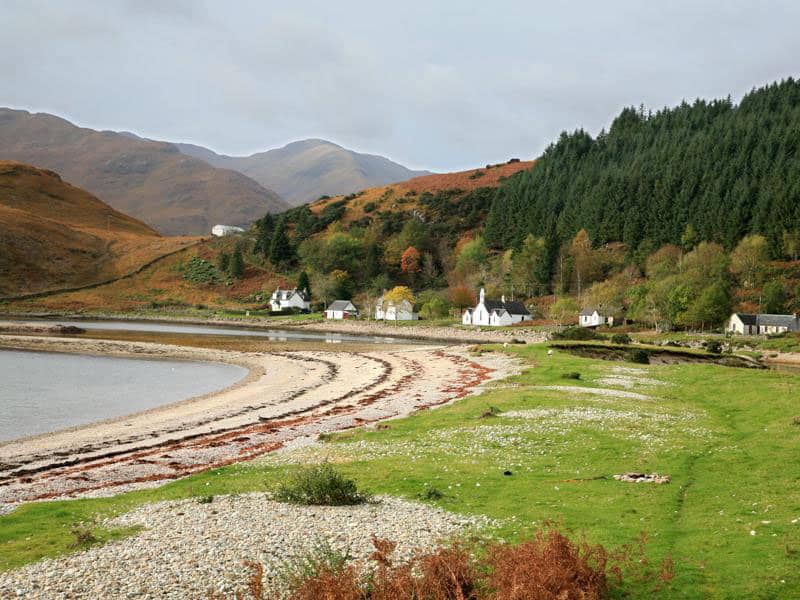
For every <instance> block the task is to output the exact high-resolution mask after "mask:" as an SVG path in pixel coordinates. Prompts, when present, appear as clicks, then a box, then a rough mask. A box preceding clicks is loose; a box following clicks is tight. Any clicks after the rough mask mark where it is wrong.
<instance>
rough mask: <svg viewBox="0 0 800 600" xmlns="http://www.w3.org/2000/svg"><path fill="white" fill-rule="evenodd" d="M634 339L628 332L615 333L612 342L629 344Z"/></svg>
mask: <svg viewBox="0 0 800 600" xmlns="http://www.w3.org/2000/svg"><path fill="white" fill-rule="evenodd" d="M632 341H633V340H631V336H629V335H628V334H627V333H615V334H614V335H612V336H611V343H612V344H622V345H628V344H630V343H631V342H632Z"/></svg>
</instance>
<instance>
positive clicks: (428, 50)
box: [0, 0, 800, 170]
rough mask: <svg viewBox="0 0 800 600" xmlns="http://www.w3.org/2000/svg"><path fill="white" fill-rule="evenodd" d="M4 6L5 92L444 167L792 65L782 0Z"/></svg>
mask: <svg viewBox="0 0 800 600" xmlns="http://www.w3.org/2000/svg"><path fill="white" fill-rule="evenodd" d="M3 17H4V18H3V21H2V23H0V81H1V82H2V85H1V86H0V105H11V106H16V107H21V108H31V109H38V110H48V111H50V112H55V113H57V114H61V115H63V116H65V117H67V118H70V119H72V120H75V121H76V122H78V123H79V124H82V125H86V126H92V127H98V128H113V129H126V130H131V131H134V132H136V133H139V134H141V135H146V136H150V137H158V138H160V139H171V140H176V141H194V142H197V143H201V144H204V145H208V146H210V147H212V148H214V149H216V150H218V151H222V152H227V153H249V152H254V151H257V150H261V149H266V148H270V147H274V146H276V145H279V144H282V143H285V142H287V141H290V140H293V139H298V138H302V137H323V138H328V139H332V140H333V141H336V142H338V143H341V144H343V145H346V146H349V147H352V148H355V149H358V150H362V151H368V152H375V153H381V154H385V155H388V156H390V157H391V158H393V159H395V160H399V161H401V162H403V163H405V164H408V165H409V166H413V167H425V168H432V169H441V170H446V169H453V168H468V167H470V166H474V165H479V164H484V163H486V162H496V161H499V160H503V159H505V158H508V157H510V156H521V157H533V156H535V155H536V154H538V153H539V152H541V150H542V149H543V148H544V147H545V146H546V145H547V144H548V143H549V142H550V141H552V140H553V139H554V138H555V137H556V136H557V135H558V133H559V132H560V131H561V130H563V129H574V128H576V127H581V126H582V127H585V128H587V129H589V130H590V131H593V132H596V131H598V130H599V129H600V128H601V127H604V126H607V125H608V124H609V122H610V120H611V119H612V118H613V116H614V115H615V114H616V113H617V112H618V111H619V110H620V108H621V107H622V106H625V105H631V104H634V105H638V104H639V103H641V102H644V103H645V104H647V105H649V106H651V107H653V108H660V107H662V106H664V105H667V104H674V103H676V102H679V101H680V100H681V99H683V98H687V99H693V98H695V97H697V96H703V97H713V96H726V95H728V94H732V95H733V97H734V98H738V97H740V96H741V95H742V94H743V93H744V92H746V91H747V90H749V89H750V88H751V87H753V86H754V85H760V84H763V83H766V82H768V81H770V80H772V79H775V78H780V77H785V76H789V75H794V76H797V75H798V68H799V67H800V65H798V63H797V60H796V57H797V56H800V36H797V35H796V31H795V30H796V23H797V22H799V21H800V18H799V17H800V5H798V4H797V3H795V2H790V1H774V2H764V3H760V4H759V5H758V6H755V5H753V4H752V3H745V2H741V1H739V0H734V1H723V0H715V1H709V2H703V3H697V2H688V1H686V0H678V1H674V2H670V3H641V2H634V1H633V0H619V1H616V2H605V3H598V2H590V1H588V0H587V1H583V2H570V3H561V4H558V5H554V4H553V3H547V4H544V3H532V2H521V1H520V2H510V3H504V4H503V5H497V4H492V3H486V2H480V3H479V2H455V1H453V2H439V3H432V2H421V1H417V0H411V1H407V2H404V3H402V4H400V5H398V4H394V5H389V4H384V3H375V2H366V1H363V2H362V1H359V2H356V1H351V0H342V1H341V2H336V3H332V2H322V1H318V0H308V1H306V2H303V3H294V4H292V3H286V2H277V1H245V0H240V1H238V2H227V3H223V2H211V1H203V2H201V1H190V0H184V1H171V2H156V1H155V0H146V1H143V0H106V1H101V0H96V1H95V0H73V1H71V2H60V3H53V2H36V1H34V2H32V1H25V2H20V1H17V0H6V2H4V3H3Z"/></svg>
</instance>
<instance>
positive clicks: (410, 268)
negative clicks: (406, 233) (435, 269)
mask: <svg viewBox="0 0 800 600" xmlns="http://www.w3.org/2000/svg"><path fill="white" fill-rule="evenodd" d="M421 261H422V257H421V256H420V254H419V251H418V250H417V249H416V248H414V246H409V247H408V248H406V250H405V252H403V255H402V256H401V257H400V271H401V272H402V273H404V274H405V275H407V276H408V279H409V281H411V282H412V283H413V281H414V277H415V276H416V274H417V273H419V272H420V271H421V270H422V267H421Z"/></svg>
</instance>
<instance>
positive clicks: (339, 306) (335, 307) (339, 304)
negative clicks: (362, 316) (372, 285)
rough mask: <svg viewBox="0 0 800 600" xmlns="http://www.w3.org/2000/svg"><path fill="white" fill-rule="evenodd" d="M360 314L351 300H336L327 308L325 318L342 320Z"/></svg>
mask: <svg viewBox="0 0 800 600" xmlns="http://www.w3.org/2000/svg"><path fill="white" fill-rule="evenodd" d="M357 316H358V309H357V308H356V307H355V305H354V304H353V303H352V302H350V300H335V301H333V302H331V303H330V305H329V306H328V308H326V309H325V318H326V319H334V320H339V321H340V320H342V319H352V318H353V317H357Z"/></svg>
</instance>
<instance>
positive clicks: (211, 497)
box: [197, 495, 214, 504]
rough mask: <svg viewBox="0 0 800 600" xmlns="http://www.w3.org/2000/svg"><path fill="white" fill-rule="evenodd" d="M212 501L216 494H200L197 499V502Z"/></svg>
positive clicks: (207, 502) (206, 502) (208, 502)
mask: <svg viewBox="0 0 800 600" xmlns="http://www.w3.org/2000/svg"><path fill="white" fill-rule="evenodd" d="M212 502H214V496H213V495H208V496H200V497H199V498H198V499H197V503H198V504H211V503H212Z"/></svg>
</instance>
